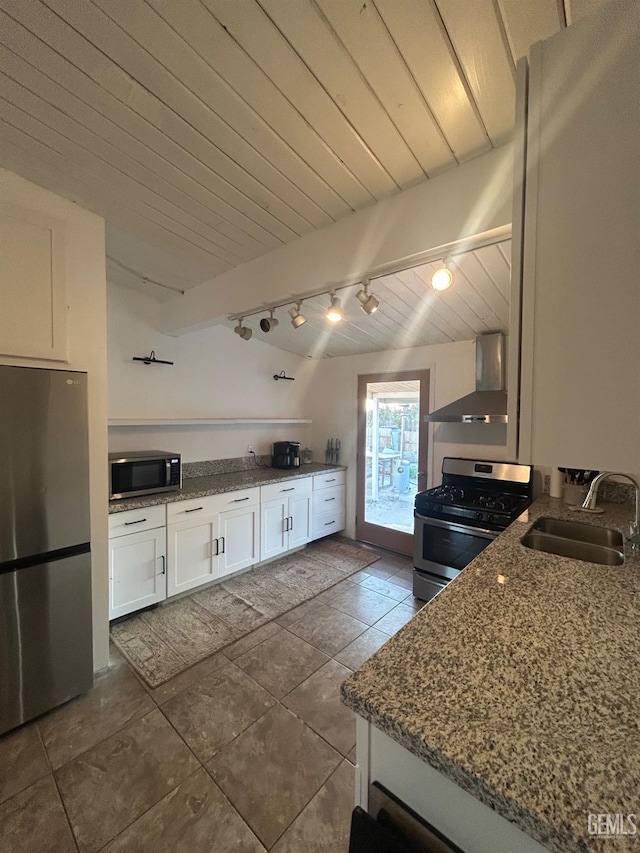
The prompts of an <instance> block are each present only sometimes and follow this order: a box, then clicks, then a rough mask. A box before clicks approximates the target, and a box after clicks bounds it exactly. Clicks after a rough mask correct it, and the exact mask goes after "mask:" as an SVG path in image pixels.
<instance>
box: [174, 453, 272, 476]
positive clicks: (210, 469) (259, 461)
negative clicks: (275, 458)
mask: <svg viewBox="0 0 640 853" xmlns="http://www.w3.org/2000/svg"><path fill="white" fill-rule="evenodd" d="M256 468H271V456H233V457H230V458H229V459H209V460H208V461H206V462H183V464H182V479H183V480H189V479H191V478H192V477H209V476H211V475H212V474H233V473H234V472H235V471H253V470H255V469H256Z"/></svg>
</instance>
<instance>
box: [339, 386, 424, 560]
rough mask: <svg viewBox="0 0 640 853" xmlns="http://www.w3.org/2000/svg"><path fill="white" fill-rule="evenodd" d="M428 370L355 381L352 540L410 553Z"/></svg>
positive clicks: (421, 472)
mask: <svg viewBox="0 0 640 853" xmlns="http://www.w3.org/2000/svg"><path fill="white" fill-rule="evenodd" d="M428 401H429V371H428V370H425V371H403V372H401V373H389V374H375V375H369V376H360V377H359V380H358V473H357V476H358V489H357V492H358V493H357V510H356V536H357V537H358V539H362V540H363V541H365V542H371V543H373V544H375V545H380V546H381V547H383V548H390V549H391V550H394V551H398V552H400V553H403V554H412V553H413V504H414V498H415V494H416V492H417V491H420V490H422V489H424V488H426V481H427V467H426V465H427V458H428V455H427V437H428V426H427V424H425V423H424V420H423V417H422V415H423V414H424V413H426V412H427V411H428Z"/></svg>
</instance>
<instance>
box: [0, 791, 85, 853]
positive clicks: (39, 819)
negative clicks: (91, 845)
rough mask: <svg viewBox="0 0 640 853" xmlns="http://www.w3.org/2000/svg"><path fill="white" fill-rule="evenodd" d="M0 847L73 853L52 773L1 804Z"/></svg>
mask: <svg viewBox="0 0 640 853" xmlns="http://www.w3.org/2000/svg"><path fill="white" fill-rule="evenodd" d="M0 850H2V851H3V853H4V851H6V853H76V845H75V842H74V840H73V834H72V832H71V828H70V827H69V821H68V820H67V816H66V815H65V813H64V809H63V807H62V803H61V802H60V797H59V796H58V791H57V789H56V785H55V782H54V781H53V776H46V777H45V778H44V779H40V781H39V782H35V783H34V784H33V785H31V786H30V787H29V788H27V789H26V790H24V791H21V792H20V793H19V794H16V796H15V797H12V798H11V799H10V800H7V801H6V802H5V803H3V804H2V805H1V806H0Z"/></svg>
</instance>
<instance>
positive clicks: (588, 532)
mask: <svg viewBox="0 0 640 853" xmlns="http://www.w3.org/2000/svg"><path fill="white" fill-rule="evenodd" d="M531 530H532V531H533V530H539V531H540V532H541V533H552V534H553V535H554V536H562V538H563V539H575V540H576V541H577V542H590V543H592V544H593V545H604V546H605V547H606V548H622V544H623V539H622V533H620V531H619V530H613V529H612V528H611V527H596V526H595V524H585V523H584V522H581V521H563V520H562V519H561V518H547V517H544V518H539V519H538V520H537V521H536V523H535V524H534V525H533V527H532V528H531Z"/></svg>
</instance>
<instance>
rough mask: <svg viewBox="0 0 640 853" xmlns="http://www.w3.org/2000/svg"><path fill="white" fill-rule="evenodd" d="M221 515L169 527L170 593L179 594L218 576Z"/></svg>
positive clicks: (168, 561)
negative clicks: (218, 543) (216, 559)
mask: <svg viewBox="0 0 640 853" xmlns="http://www.w3.org/2000/svg"><path fill="white" fill-rule="evenodd" d="M217 523H218V516H217V515H213V516H211V515H209V516H205V517H204V518H198V519H197V520H195V519H193V520H189V521H180V522H178V523H177V524H170V525H169V526H168V527H167V595H168V596H171V595H176V594H177V593H179V592H186V591H187V590H189V589H193V588H194V587H196V586H200V585H201V584H203V583H207V581H211V580H213V579H214V578H215V565H216V564H215V557H216V550H217V546H216V534H217V532H218V531H217Z"/></svg>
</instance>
